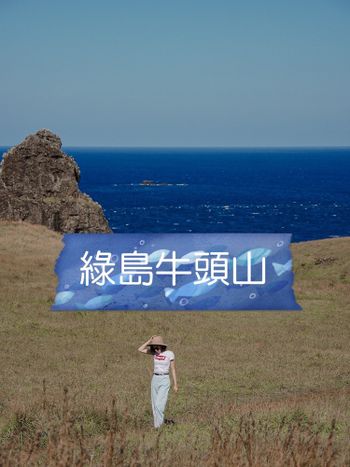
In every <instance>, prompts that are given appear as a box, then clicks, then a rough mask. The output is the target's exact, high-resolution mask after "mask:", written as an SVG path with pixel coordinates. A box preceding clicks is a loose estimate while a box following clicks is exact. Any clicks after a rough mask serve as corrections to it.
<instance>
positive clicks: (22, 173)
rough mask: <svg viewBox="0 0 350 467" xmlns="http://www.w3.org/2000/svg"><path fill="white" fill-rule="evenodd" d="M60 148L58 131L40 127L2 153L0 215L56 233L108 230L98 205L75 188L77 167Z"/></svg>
mask: <svg viewBox="0 0 350 467" xmlns="http://www.w3.org/2000/svg"><path fill="white" fill-rule="evenodd" d="M61 146H62V143H61V140H60V138H59V137H58V136H57V135H55V134H53V133H52V132H51V131H49V130H39V131H38V132H37V133H35V134H32V135H29V136H28V137H27V138H25V140H24V141H23V142H22V143H20V144H18V145H17V146H14V147H13V148H11V149H10V150H9V151H8V152H7V153H6V154H4V157H3V161H2V163H1V166H0V219H5V220H15V221H18V220H23V221H27V222H31V223H33V224H43V225H46V226H47V227H49V228H50V229H53V230H56V231H58V232H111V229H110V227H109V225H108V222H107V220H106V218H105V216H104V214H103V210H102V207H101V206H100V205H99V204H98V203H96V202H95V201H93V200H92V199H91V198H90V197H89V196H88V195H86V194H84V193H82V192H81V191H80V190H79V187H78V181H79V178H80V170H79V167H78V165H77V164H76V162H75V161H74V159H73V158H72V157H70V156H68V155H67V154H65V153H64V152H63V151H62V150H61Z"/></svg>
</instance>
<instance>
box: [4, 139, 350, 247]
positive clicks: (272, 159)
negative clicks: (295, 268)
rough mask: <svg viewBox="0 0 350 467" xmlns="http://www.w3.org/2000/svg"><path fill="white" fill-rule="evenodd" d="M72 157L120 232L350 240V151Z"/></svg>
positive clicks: (101, 151) (121, 152)
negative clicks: (261, 234) (287, 236)
mask: <svg viewBox="0 0 350 467" xmlns="http://www.w3.org/2000/svg"><path fill="white" fill-rule="evenodd" d="M2 149H3V150H4V149H5V148H2ZM64 151H65V152H66V153H67V154H69V155H71V156H73V157H74V159H75V160H76V161H77V163H78V165H79V167H80V170H81V180H80V184H79V185H80V189H81V190H82V191H84V192H86V193H88V194H89V195H90V196H91V197H92V198H93V199H94V200H95V201H98V202H99V203H100V204H101V205H102V207H103V209H104V211H105V215H106V217H107V219H108V221H109V223H110V226H111V228H112V229H113V231H114V232H142V233H146V232H149V233H151V232H153V233H156V232H162V233H165V232H193V233H201V232H237V233H239V232H249V233H253V232H254V233H256V232H260V233H278V232H280V233H291V234H292V241H293V242H299V241H305V240H315V239H321V238H328V237H338V236H349V235H350V148H333V149H332V148H327V149H275V148H274V149H266V148H264V149H251V148H249V149H226V148H225V149H203V148H197V149H192V148H191V149H186V148H176V149H172V148H171V149H167V148H154V149H151V148H76V147H75V148H64ZM0 152H1V153H2V152H3V151H0Z"/></svg>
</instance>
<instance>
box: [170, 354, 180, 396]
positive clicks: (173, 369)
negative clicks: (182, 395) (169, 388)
mask: <svg viewBox="0 0 350 467" xmlns="http://www.w3.org/2000/svg"><path fill="white" fill-rule="evenodd" d="M170 368H171V375H172V377H173V388H174V391H175V392H177V391H178V389H179V388H178V386H177V379H176V368H175V360H171V362H170Z"/></svg>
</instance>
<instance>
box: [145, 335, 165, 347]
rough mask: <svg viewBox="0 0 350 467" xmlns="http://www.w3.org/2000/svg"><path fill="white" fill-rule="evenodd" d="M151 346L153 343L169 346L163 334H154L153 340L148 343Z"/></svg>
mask: <svg viewBox="0 0 350 467" xmlns="http://www.w3.org/2000/svg"><path fill="white" fill-rule="evenodd" d="M148 345H149V346H151V345H162V346H164V347H168V346H167V344H164V341H163V337H162V336H154V337H153V339H152V340H151V342H150V343H149V344H148Z"/></svg>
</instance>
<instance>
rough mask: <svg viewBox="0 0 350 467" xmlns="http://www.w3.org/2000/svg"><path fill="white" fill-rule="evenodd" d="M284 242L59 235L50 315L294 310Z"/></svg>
mask: <svg viewBox="0 0 350 467" xmlns="http://www.w3.org/2000/svg"><path fill="white" fill-rule="evenodd" d="M290 240H291V234H232V233H226V234H206V233H205V234H193V233H181V234H179V233H174V234H135V233H131V234H65V235H64V237H63V241H64V248H63V250H62V252H61V254H60V256H59V258H58V260H57V262H56V267H55V272H56V274H57V276H58V287H57V294H56V298H55V302H54V304H53V306H52V310H55V311H59V310H143V311H147V310H150V311H151V310H169V311H171V310H182V311H185V310H301V307H300V306H299V305H298V304H297V303H296V301H295V297H294V292H293V289H292V286H293V271H292V257H291V252H290V248H289V246H290Z"/></svg>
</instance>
